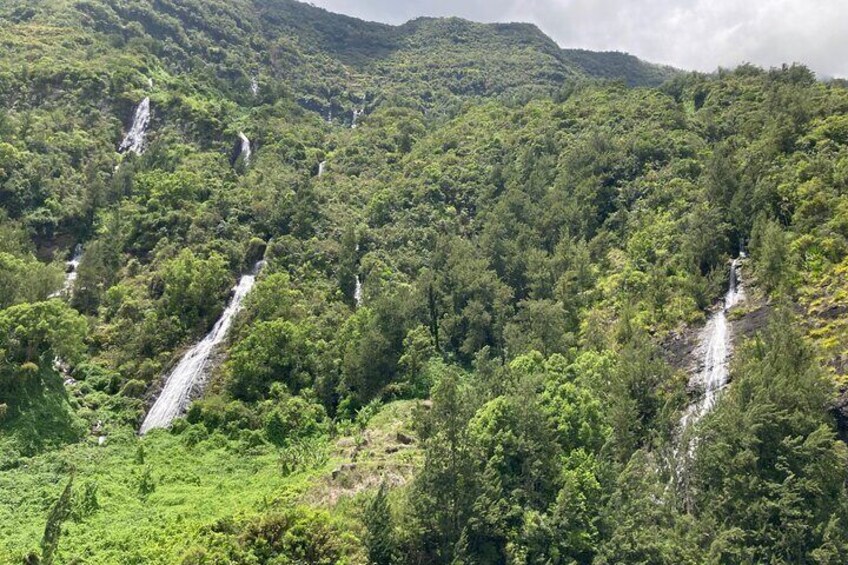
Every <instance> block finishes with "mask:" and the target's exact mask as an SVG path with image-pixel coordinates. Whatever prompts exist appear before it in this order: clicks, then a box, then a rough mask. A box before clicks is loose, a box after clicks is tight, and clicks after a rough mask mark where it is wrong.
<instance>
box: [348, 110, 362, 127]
mask: <svg viewBox="0 0 848 565" xmlns="http://www.w3.org/2000/svg"><path fill="white" fill-rule="evenodd" d="M364 113H365V108H362V109H359V110H357V109H356V108H354V109H353V120H352V121H351V124H350V127H351V129H356V126H357V125H358V124H357V123H356V122H358V121H359V118H360V117H361V116H362V115H363V114H364Z"/></svg>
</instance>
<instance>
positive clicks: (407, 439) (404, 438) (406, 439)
mask: <svg viewBox="0 0 848 565" xmlns="http://www.w3.org/2000/svg"><path fill="white" fill-rule="evenodd" d="M397 440H398V441H399V442H400V443H402V444H403V445H412V444H413V443H415V438H414V437H411V436H408V435H406V434H405V433H403V432H398V433H397Z"/></svg>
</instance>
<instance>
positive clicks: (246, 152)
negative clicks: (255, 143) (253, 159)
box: [238, 132, 251, 167]
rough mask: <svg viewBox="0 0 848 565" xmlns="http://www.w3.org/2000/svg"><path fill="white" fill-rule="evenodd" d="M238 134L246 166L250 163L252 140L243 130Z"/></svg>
mask: <svg viewBox="0 0 848 565" xmlns="http://www.w3.org/2000/svg"><path fill="white" fill-rule="evenodd" d="M238 136H239V139H240V140H241V157H242V159H243V161H244V166H245V167H246V166H248V165H249V164H250V155H251V153H250V140H249V139H248V138H247V136H246V135H244V133H242V132H239V134H238Z"/></svg>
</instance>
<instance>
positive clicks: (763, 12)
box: [313, 0, 848, 77]
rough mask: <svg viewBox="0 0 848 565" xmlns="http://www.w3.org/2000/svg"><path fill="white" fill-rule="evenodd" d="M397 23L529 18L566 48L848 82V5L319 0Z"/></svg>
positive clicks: (704, 0)
mask: <svg viewBox="0 0 848 565" xmlns="http://www.w3.org/2000/svg"><path fill="white" fill-rule="evenodd" d="M313 3H314V4H315V5H318V6H322V7H324V8H327V9H328V10H331V11H333V12H341V13H345V14H350V15H352V16H357V17H360V18H364V19H369V20H376V21H383V22H388V23H393V24H398V23H403V22H405V21H407V20H409V19H412V18H414V17H417V16H460V17H463V18H468V19H472V20H476V21H484V22H495V21H498V22H504V21H527V22H533V23H535V24H537V25H538V26H539V27H540V28H542V30H543V31H544V32H545V33H547V34H548V35H550V36H551V37H553V38H554V39H555V40H556V41H557V42H558V43H559V44H560V45H561V46H563V47H583V48H587V49H595V50H617V51H627V52H629V53H632V54H634V55H637V56H639V57H641V58H643V59H647V60H649V61H653V62H657V63H667V64H670V65H674V66H676V67H680V68H684V69H697V70H702V71H712V70H715V69H716V68H717V67H719V66H723V67H732V66H735V65H737V64H739V63H742V62H752V63H756V64H758V65H761V66H764V67H770V66H776V65H780V64H781V63H784V62H787V63H792V62H796V61H797V62H802V63H805V64H806V65H808V66H809V67H810V68H812V69H813V70H815V71H816V72H818V73H819V74H820V75H821V76H840V77H846V76H848V0H313Z"/></svg>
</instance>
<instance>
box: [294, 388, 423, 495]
mask: <svg viewBox="0 0 848 565" xmlns="http://www.w3.org/2000/svg"><path fill="white" fill-rule="evenodd" d="M420 404H421V403H420V402H418V401H399V402H393V403H390V404H387V405H386V406H385V407H384V408H383V409H382V410H381V411H380V413H378V414H377V415H375V416H374V417H373V418H372V419H371V421H370V422H369V424H368V426H367V427H366V429H365V430H362V431H361V432H354V433H351V434H349V435H346V436H343V437H341V438H339V439H338V440H336V442H335V445H334V448H333V455H332V456H331V458H332V459H333V460H334V461H336V462H337V463H336V465H335V466H334V467H333V470H332V472H330V473H329V474H328V475H327V476H325V477H323V478H322V479H321V480H320V481H319V482H318V484H317V485H316V487H315V488H313V489H311V491H310V492H309V493H308V494H307V495H306V497H305V500H304V502H306V503H308V504H315V505H322V506H335V505H336V504H338V503H339V502H340V501H341V500H343V499H346V498H349V497H353V496H356V495H358V494H359V493H362V492H365V491H369V490H373V489H375V488H377V487H379V486H380V485H381V484H383V483H385V484H386V485H387V486H388V487H399V486H403V485H405V484H407V483H408V482H409V481H410V480H412V477H413V476H414V475H415V472H416V471H417V470H418V469H419V468H420V466H421V462H422V459H423V454H422V452H421V449H420V446H419V443H420V442H419V441H418V438H417V436H416V435H415V433H414V432H413V431H412V430H411V422H412V419H413V412H414V410H416V409H417V407H418V406H419V405H420Z"/></svg>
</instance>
